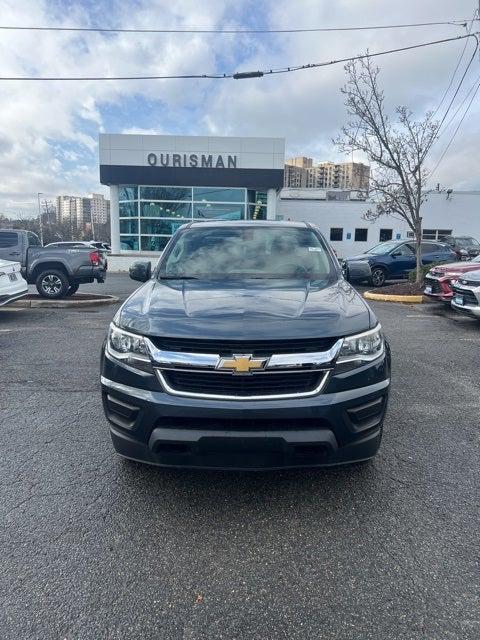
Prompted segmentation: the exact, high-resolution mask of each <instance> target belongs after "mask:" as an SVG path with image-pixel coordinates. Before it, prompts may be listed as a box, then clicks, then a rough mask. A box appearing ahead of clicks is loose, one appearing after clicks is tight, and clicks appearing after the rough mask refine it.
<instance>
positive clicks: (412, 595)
mask: <svg viewBox="0 0 480 640" xmlns="http://www.w3.org/2000/svg"><path fill="white" fill-rule="evenodd" d="M134 287H135V284H134V283H132V282H130V281H128V280H127V279H126V277H125V276H115V275H112V274H110V275H109V279H108V282H107V284H106V285H105V289H106V290H107V291H112V292H114V293H117V295H118V294H119V293H120V294H123V296H124V297H125V296H126V295H127V294H128V292H129V291H131V290H132V289H133V288H134ZM374 306H375V309H376V311H377V313H378V316H379V318H380V320H381V322H382V324H383V326H384V329H385V331H386V333H387V334H388V336H389V339H390V341H391V345H392V351H393V358H394V371H393V391H392V398H391V405H390V410H389V415H388V420H387V424H386V430H385V437H384V442H383V445H382V449H381V453H380V454H379V456H378V457H377V459H376V460H375V462H374V463H373V464H371V465H369V466H368V465H367V466H356V467H350V468H341V469H336V470H326V471H307V472H305V471H302V472H282V473H262V474H247V473H245V474H240V473H212V472H210V473H206V472H190V471H171V470H167V471H165V470H159V469H155V468H151V467H144V466H141V465H137V464H128V463H125V462H123V461H122V460H120V459H119V458H117V457H116V455H115V454H114V452H113V450H112V447H111V444H110V441H109V436H108V433H107V428H106V423H105V420H104V418H103V414H102V409H101V402H100V393H99V381H98V375H99V374H98V360H99V352H100V347H101V344H102V341H103V338H104V335H105V331H106V328H107V325H108V323H109V321H110V319H111V318H112V316H113V314H114V312H115V307H102V308H98V309H89V310H86V309H83V310H81V311H76V310H68V309H55V310H54V309H52V310H47V309H29V310H20V311H14V310H4V311H0V358H1V362H0V378H1V383H2V384H1V387H0V425H1V426H0V442H1V451H2V463H1V476H0V481H1V485H0V491H1V496H0V497H1V502H0V505H1V511H2V516H3V517H2V522H3V525H4V526H3V527H2V528H1V534H0V536H1V539H0V543H1V549H2V556H1V558H2V572H1V574H0V593H1V594H2V595H1V598H2V600H3V603H1V606H0V611H1V613H0V616H1V619H0V636H1V638H2V640H6V639H10V638H12V639H15V640H18V639H30V638H31V639H35V640H38V639H44V638H45V639H57V638H68V639H72V640H87V639H92V640H100V639H103V638H105V639H107V638H109V639H117V638H118V639H120V638H129V639H135V640H140V639H142V640H147V639H153V638H155V639H159V638H160V639H177V638H178V639H188V640H194V639H200V638H201V639H204V640H214V639H220V638H224V639H233V638H236V639H239V640H240V639H241V640H244V639H250V638H252V639H253V638H255V639H261V640H264V639H268V640H270V639H272V640H273V639H275V640H277V639H279V638H288V639H289V640H294V639H297V638H298V639H300V638H301V639H302V640H304V639H307V638H308V639H310V638H311V639H312V640H323V639H328V640H331V639H335V640H347V639H348V640H365V639H367V638H372V639H374V640H389V639H392V640H407V639H417V638H418V639H425V638H428V639H432V640H451V639H452V640H453V639H459V640H460V639H461V640H469V639H472V640H474V639H475V640H478V638H479V637H480V623H479V618H480V615H479V600H478V596H479V593H480V584H479V575H480V573H479V564H478V559H479V554H478V552H479V535H478V531H479V528H480V526H479V525H480V517H479V495H480V492H479V488H480V483H479V475H480V472H479V463H478V460H479V457H478V444H479V423H480V393H479V391H480V389H479V357H478V355H479V347H480V324H478V323H476V322H475V321H472V320H470V319H468V318H462V317H457V316H454V315H452V314H450V313H448V314H447V315H446V316H445V315H444V314H443V312H442V310H441V309H438V307H436V306H435V305H433V306H431V305H428V306H425V307H423V306H422V307H417V306H390V305H388V304H375V305H374ZM432 310H433V311H432Z"/></svg>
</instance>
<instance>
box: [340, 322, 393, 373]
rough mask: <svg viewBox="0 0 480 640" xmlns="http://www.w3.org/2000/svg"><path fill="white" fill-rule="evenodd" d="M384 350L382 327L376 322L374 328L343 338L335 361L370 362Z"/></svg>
mask: <svg viewBox="0 0 480 640" xmlns="http://www.w3.org/2000/svg"><path fill="white" fill-rule="evenodd" d="M384 350H385V340H384V338H383V334H382V327H381V326H380V325H379V324H377V326H376V327H375V329H371V330H370V331H365V332H364V333H357V334H356V335H354V336H348V337H346V338H344V339H343V344H342V348H341V349H340V353H339V355H338V358H337V363H339V364H341V363H345V362H358V364H359V365H360V364H362V363H363V362H371V361H372V360H375V359H376V358H379V357H380V356H381V355H383V352H384Z"/></svg>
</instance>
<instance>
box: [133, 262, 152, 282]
mask: <svg viewBox="0 0 480 640" xmlns="http://www.w3.org/2000/svg"><path fill="white" fill-rule="evenodd" d="M128 275H129V276H130V278H131V279H132V280H138V281H139V282H147V280H150V278H151V277H152V263H151V262H150V260H148V261H147V260H145V261H143V260H142V261H138V262H134V263H133V264H131V265H130V269H129V270H128Z"/></svg>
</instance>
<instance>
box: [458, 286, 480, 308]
mask: <svg viewBox="0 0 480 640" xmlns="http://www.w3.org/2000/svg"><path fill="white" fill-rule="evenodd" d="M453 291H454V292H455V293H458V294H459V295H461V296H463V300H464V303H465V304H467V305H468V306H469V307H476V306H477V305H478V300H477V298H476V297H475V294H474V293H473V291H469V290H468V289H460V288H459V287H455V286H454V287H453Z"/></svg>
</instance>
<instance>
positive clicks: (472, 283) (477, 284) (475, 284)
mask: <svg viewBox="0 0 480 640" xmlns="http://www.w3.org/2000/svg"><path fill="white" fill-rule="evenodd" d="M462 285H465V286H466V287H474V288H475V289H476V288H478V287H480V281H479V280H477V281H475V280H467V279H463V278H462Z"/></svg>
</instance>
